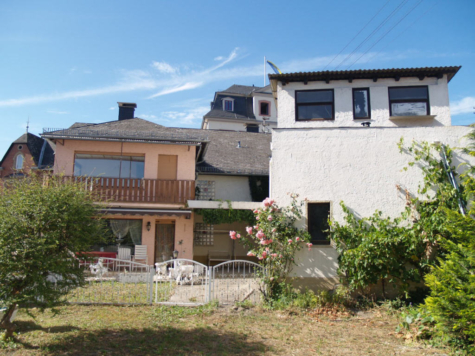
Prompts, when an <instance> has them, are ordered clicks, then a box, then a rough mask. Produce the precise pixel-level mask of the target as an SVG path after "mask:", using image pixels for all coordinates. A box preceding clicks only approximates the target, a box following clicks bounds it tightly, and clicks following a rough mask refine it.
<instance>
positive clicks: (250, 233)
mask: <svg viewBox="0 0 475 356" xmlns="http://www.w3.org/2000/svg"><path fill="white" fill-rule="evenodd" d="M246 231H247V233H248V234H249V235H252V227H250V226H247V227H246Z"/></svg>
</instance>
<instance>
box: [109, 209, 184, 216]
mask: <svg viewBox="0 0 475 356" xmlns="http://www.w3.org/2000/svg"><path fill="white" fill-rule="evenodd" d="M100 212H101V213H102V214H106V215H140V216H184V217H185V218H187V219H189V218H190V217H191V210H183V209H147V208H141V209H137V208H108V209H100Z"/></svg>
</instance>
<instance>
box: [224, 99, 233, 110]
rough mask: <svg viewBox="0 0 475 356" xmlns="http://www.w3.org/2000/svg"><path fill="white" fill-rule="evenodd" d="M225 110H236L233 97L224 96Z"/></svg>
mask: <svg viewBox="0 0 475 356" xmlns="http://www.w3.org/2000/svg"><path fill="white" fill-rule="evenodd" d="M223 110H224V111H234V99H233V98H224V99H223Z"/></svg>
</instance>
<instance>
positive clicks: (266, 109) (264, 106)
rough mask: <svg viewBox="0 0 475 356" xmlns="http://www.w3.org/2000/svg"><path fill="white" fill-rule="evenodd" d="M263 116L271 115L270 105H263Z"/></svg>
mask: <svg viewBox="0 0 475 356" xmlns="http://www.w3.org/2000/svg"><path fill="white" fill-rule="evenodd" d="M261 115H269V104H268V103H261Z"/></svg>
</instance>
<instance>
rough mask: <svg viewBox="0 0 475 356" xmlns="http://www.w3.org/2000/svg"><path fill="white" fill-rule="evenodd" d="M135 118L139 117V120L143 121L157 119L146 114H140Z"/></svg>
mask: <svg viewBox="0 0 475 356" xmlns="http://www.w3.org/2000/svg"><path fill="white" fill-rule="evenodd" d="M137 117H140V118H141V119H145V120H153V119H156V118H157V117H156V116H155V115H147V114H140V115H137Z"/></svg>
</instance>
